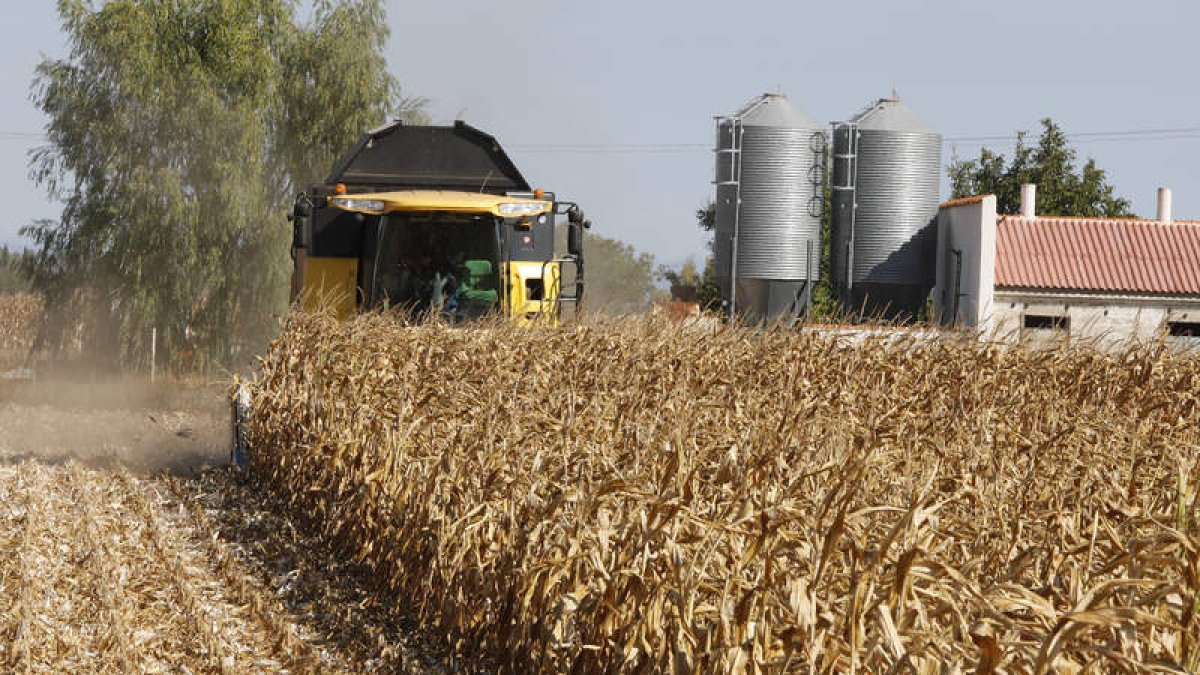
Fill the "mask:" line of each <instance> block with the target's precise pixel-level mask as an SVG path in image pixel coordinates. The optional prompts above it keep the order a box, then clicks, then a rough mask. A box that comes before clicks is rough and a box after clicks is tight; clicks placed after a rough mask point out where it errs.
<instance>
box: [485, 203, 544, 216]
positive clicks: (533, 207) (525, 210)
mask: <svg viewBox="0 0 1200 675" xmlns="http://www.w3.org/2000/svg"><path fill="white" fill-rule="evenodd" d="M496 210H497V211H498V212H499V213H500V215H502V216H506V217H508V218H516V217H519V216H532V215H535V214H538V213H545V211H546V205H545V204H539V203H537V202H502V203H501V204H500V206H498V207H496Z"/></svg>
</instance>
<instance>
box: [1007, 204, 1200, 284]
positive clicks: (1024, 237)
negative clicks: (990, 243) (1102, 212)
mask: <svg viewBox="0 0 1200 675" xmlns="http://www.w3.org/2000/svg"><path fill="white" fill-rule="evenodd" d="M996 285H997V286H1001V287H1008V288H1045V289H1054V290H1067V291H1093V292H1095V291H1107V292H1115V293H1150V294H1167V295H1200V222H1192V221H1176V222H1174V223H1161V222H1158V221H1154V220H1133V219H1103V218H1033V219H1028V218H1020V217H1017V216H1003V217H1002V218H1001V219H1000V222H999V224H998V227H997V232H996Z"/></svg>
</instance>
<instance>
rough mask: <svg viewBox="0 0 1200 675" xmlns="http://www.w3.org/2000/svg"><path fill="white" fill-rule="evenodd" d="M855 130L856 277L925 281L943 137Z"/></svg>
mask: <svg viewBox="0 0 1200 675" xmlns="http://www.w3.org/2000/svg"><path fill="white" fill-rule="evenodd" d="M859 133H860V135H859V142H858V176H857V189H856V190H855V199H856V202H857V204H858V210H857V212H856V214H855V219H854V220H855V222H854V251H853V255H854V262H853V272H854V273H853V280H854V283H861V282H870V283H879V284H902V285H920V284H923V283H926V282H927V281H928V280H929V279H930V278H931V277H932V269H931V268H932V264H931V260H929V259H928V256H927V255H926V254H927V253H928V252H929V251H928V250H927V248H928V247H927V241H926V240H927V239H928V237H929V236H930V233H931V232H932V231H933V230H932V228H930V222H931V221H932V220H933V218H934V217H935V216H936V215H937V208H938V201H939V199H938V188H939V177H940V171H941V157H942V137H941V136H939V135H938V134H926V133H914V132H905V131H872V130H867V129H864V130H862V131H860V132H859Z"/></svg>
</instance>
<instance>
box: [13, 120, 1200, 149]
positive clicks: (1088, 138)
mask: <svg viewBox="0 0 1200 675" xmlns="http://www.w3.org/2000/svg"><path fill="white" fill-rule="evenodd" d="M1020 133H1025V134H1026V135H1027V136H1031V135H1032V134H1030V133H1029V132H1027V131H1026V132H1014V133H1010V134H987V135H963V136H946V137H943V139H942V140H943V141H944V142H945V143H947V144H951V145H954V144H959V145H968V146H973V145H984V144H987V143H1012V142H1016V140H1017V137H1018V135H1019V134H1020ZM1064 135H1065V136H1066V138H1067V140H1070V141H1073V142H1079V143H1108V142H1120V141H1191V140H1200V127H1173V128H1163V129H1124V130H1114V131H1085V132H1079V133H1067V134H1064ZM6 138H7V139H12V140H41V141H44V140H46V139H47V137H46V135H45V134H44V133H39V132H30V131H0V139H6ZM506 147H508V148H509V149H510V150H514V151H520V152H524V153H530V154H563V155H577V154H593V155H629V154H637V155H669V154H688V153H700V152H711V151H712V149H713V146H712V144H709V143H517V144H514V145H509V146H506Z"/></svg>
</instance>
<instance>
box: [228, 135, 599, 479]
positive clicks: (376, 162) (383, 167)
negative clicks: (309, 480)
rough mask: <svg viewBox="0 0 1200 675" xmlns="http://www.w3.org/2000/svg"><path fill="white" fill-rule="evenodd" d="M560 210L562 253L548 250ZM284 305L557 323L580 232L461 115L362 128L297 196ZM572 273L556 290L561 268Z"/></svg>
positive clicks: (242, 436) (237, 443) (241, 429)
mask: <svg viewBox="0 0 1200 675" xmlns="http://www.w3.org/2000/svg"><path fill="white" fill-rule="evenodd" d="M560 215H563V216H566V220H567V223H566V225H567V246H566V249H567V254H566V256H565V257H561V258H560V257H555V255H554V233H555V222H554V221H555V217H556V216H560ZM290 219H291V221H292V225H293V227H292V258H293V260H294V261H295V268H294V273H293V276H292V300H293V301H294V302H295V301H299V302H300V303H301V305H302V306H303V307H305V308H308V309H313V308H317V307H320V306H326V307H332V308H333V309H334V310H335V311H337V313H338V314H339V315H340V316H342V317H347V318H348V317H351V316H353V315H354V314H355V313H357V312H360V311H363V310H370V309H374V308H382V307H392V308H398V309H400V310H402V311H405V312H407V313H408V314H409V315H410V317H412V318H415V319H420V318H422V317H429V316H438V317H441V318H442V319H445V320H447V321H449V322H452V323H460V322H463V321H469V320H471V319H474V318H478V317H482V316H488V315H495V314H501V315H504V316H509V317H512V318H513V319H514V320H515V321H517V322H519V323H523V324H533V323H539V324H547V325H557V324H558V322H559V319H560V317H561V314H562V306H563V304H564V303H569V304H573V306H574V308H575V309H576V311H578V308H579V302H580V300H581V299H582V298H583V231H584V229H586V228H588V227H590V226H591V224H590V223H589V222H588V221H586V220H584V217H583V211H582V210H580V208H579V206H578V205H576V204H574V203H573V202H566V201H560V200H558V199H556V198H555V196H554V194H552V193H549V192H543V191H542V190H533V189H531V188H530V186H529V183H527V182H526V181H525V178H524V177H523V176H521V173H520V172H519V171H517V168H516V167H515V166H514V165H513V163H512V162H511V161H510V160H509V159H508V155H506V154H505V153H504V150H502V149H501V148H500V145H499V143H497V142H496V139H494V138H492V137H491V136H489V135H488V134H485V133H484V132H482V131H480V130H478V129H475V128H473V127H471V126H469V125H467V124H464V123H463V122H455V123H454V125H453V126H448V127H447V126H411V125H406V124H403V123H400V122H396V123H394V124H389V125H387V126H385V127H382V128H379V129H376V130H374V131H371V132H368V133H366V134H364V135H363V136H362V138H361V139H360V140H359V142H358V143H357V144H356V145H355V146H354V148H352V149H351V150H350V152H348V153H346V155H345V156H344V157H342V158H341V160H340V161H338V163H337V165H336V166H334V168H333V171H332V172H331V173H330V175H329V178H328V179H326V181H325V182H324V183H322V184H319V185H313V186H311V187H310V188H309V190H308V191H306V192H304V193H302V194H300V195H299V196H298V197H297V198H296V202H295V205H294V206H293V209H292V215H291V216H290ZM564 265H571V266H572V267H573V268H574V281H573V284H572V286H573V292H571V293H564V292H563V280H564V274H563V266H564ZM232 403H233V406H232V408H233V410H232V413H233V415H232V417H233V419H232V422H233V452H232V460H233V462H234V464H237V465H239V466H240V465H242V464H244V463H245V461H246V459H247V455H246V453H247V447H246V421H247V419H248V417H249V415H250V414H251V401H250V393H249V389H248V388H247V387H245V386H244V385H239V386H238V387H237V388H236V391H235V393H234V396H233V401H232Z"/></svg>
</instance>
